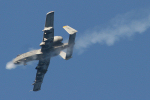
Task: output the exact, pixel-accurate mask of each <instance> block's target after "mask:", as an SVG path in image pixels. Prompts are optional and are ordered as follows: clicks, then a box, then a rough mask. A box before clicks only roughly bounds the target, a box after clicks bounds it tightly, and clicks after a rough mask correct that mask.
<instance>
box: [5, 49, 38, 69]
mask: <svg viewBox="0 0 150 100" xmlns="http://www.w3.org/2000/svg"><path fill="white" fill-rule="evenodd" d="M34 50H35V49H33V48H29V52H31V53H35V52H34ZM32 51H33V52H32ZM36 57H37V56H36V55H35V56H33V59H36ZM14 59H15V58H14ZM14 59H13V60H14ZM13 60H12V61H9V62H7V64H6V69H8V70H11V69H15V68H17V67H18V66H22V65H24V64H23V63H21V64H19V65H15V64H14V63H13ZM35 62H37V61H31V62H27V65H33V64H35ZM21 68H23V69H25V68H26V67H25V66H22V67H21Z"/></svg>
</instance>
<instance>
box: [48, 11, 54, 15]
mask: <svg viewBox="0 0 150 100" xmlns="http://www.w3.org/2000/svg"><path fill="white" fill-rule="evenodd" d="M50 13H54V11H50V12H48V13H47V14H46V15H48V14H50Z"/></svg>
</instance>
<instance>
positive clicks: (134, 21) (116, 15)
mask: <svg viewBox="0 0 150 100" xmlns="http://www.w3.org/2000/svg"><path fill="white" fill-rule="evenodd" d="M149 4H150V1H149V0H144V1H143V0H132V1H131V0H113V1H112V0H88V1H81V0H75V1H70V0H51V1H49V0H42V1H36V0H32V1H31V0H11V1H10V0H0V27H1V29H0V33H1V36H0V47H1V49H0V51H1V56H0V59H1V70H0V73H1V74H0V79H1V82H0V90H1V91H0V99H1V100H10V99H14V100H34V99H36V100H41V99H42V100H150V85H149V84H150V66H149V65H150V62H149V59H150V53H149V51H150V46H149V43H150V39H149V38H150V34H149V33H150V7H149ZM49 11H55V15H54V32H55V33H54V34H55V35H58V36H62V37H63V38H64V41H67V40H68V38H69V34H68V33H67V32H66V31H65V30H64V29H63V28H62V27H63V26H64V25H69V26H71V27H73V28H75V29H76V30H78V33H77V37H76V45H75V48H74V53H73V58H72V59H70V60H67V61H65V60H63V59H62V58H61V57H59V56H57V57H54V58H51V61H50V66H49V68H48V71H47V73H46V75H45V77H44V81H43V84H42V87H41V90H40V91H38V92H32V91H31V92H29V91H30V90H32V89H33V86H32V85H31V84H32V83H33V81H34V80H35V75H36V70H35V67H36V66H37V63H38V61H35V62H33V63H30V64H28V65H26V66H19V67H17V68H15V69H11V70H8V69H6V64H7V63H8V62H9V61H11V60H12V59H14V58H15V57H16V56H17V55H18V54H22V53H25V52H28V51H30V50H34V49H39V48H40V46H39V44H40V43H41V41H42V37H43V32H42V30H43V28H44V24H45V17H46V13H47V12H49Z"/></svg>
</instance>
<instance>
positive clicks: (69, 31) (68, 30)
mask: <svg viewBox="0 0 150 100" xmlns="http://www.w3.org/2000/svg"><path fill="white" fill-rule="evenodd" d="M63 28H64V29H65V30H66V31H67V32H68V33H69V34H74V33H76V32H78V31H77V30H75V29H73V28H71V27H70V26H68V25H67V26H63Z"/></svg>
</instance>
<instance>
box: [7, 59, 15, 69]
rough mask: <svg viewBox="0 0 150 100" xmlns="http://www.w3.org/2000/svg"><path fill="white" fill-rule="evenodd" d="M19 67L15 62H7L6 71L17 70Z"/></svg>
mask: <svg viewBox="0 0 150 100" xmlns="http://www.w3.org/2000/svg"><path fill="white" fill-rule="evenodd" d="M16 67H17V66H16V65H15V64H14V63H13V61H10V62H7V64H6V69H9V70H11V69H15V68H16Z"/></svg>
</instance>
